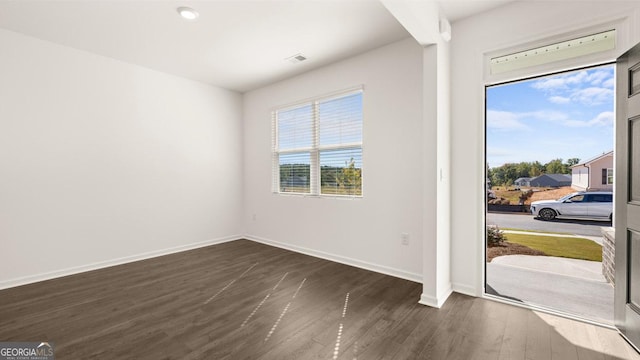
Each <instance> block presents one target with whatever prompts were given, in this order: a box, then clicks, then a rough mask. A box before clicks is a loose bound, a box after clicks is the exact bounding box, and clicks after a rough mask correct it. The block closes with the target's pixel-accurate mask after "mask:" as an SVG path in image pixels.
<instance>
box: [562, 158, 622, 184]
mask: <svg viewBox="0 0 640 360" xmlns="http://www.w3.org/2000/svg"><path fill="white" fill-rule="evenodd" d="M571 187H572V188H574V189H576V190H578V191H592V190H609V191H612V190H613V151H610V152H608V153H605V154H602V155H598V156H596V157H594V158H591V159H589V160H587V161H584V162H581V163H579V164H576V165H573V166H572V167H571Z"/></svg>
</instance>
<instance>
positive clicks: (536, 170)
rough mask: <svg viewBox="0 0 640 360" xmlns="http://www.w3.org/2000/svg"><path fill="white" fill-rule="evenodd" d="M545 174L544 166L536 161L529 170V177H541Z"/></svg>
mask: <svg viewBox="0 0 640 360" xmlns="http://www.w3.org/2000/svg"><path fill="white" fill-rule="evenodd" d="M543 173H544V165H542V164H541V163H540V162H539V161H534V162H532V163H531V168H530V169H529V177H536V176H540V175H542V174H543Z"/></svg>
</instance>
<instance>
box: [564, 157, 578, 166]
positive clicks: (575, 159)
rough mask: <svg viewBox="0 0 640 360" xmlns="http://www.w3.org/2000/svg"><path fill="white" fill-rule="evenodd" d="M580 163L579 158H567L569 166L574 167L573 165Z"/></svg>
mask: <svg viewBox="0 0 640 360" xmlns="http://www.w3.org/2000/svg"><path fill="white" fill-rule="evenodd" d="M579 163H580V159H578V158H571V159H568V160H567V167H572V166H573V165H576V164H579Z"/></svg>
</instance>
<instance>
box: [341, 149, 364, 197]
mask: <svg viewBox="0 0 640 360" xmlns="http://www.w3.org/2000/svg"><path fill="white" fill-rule="evenodd" d="M339 177H340V179H339V181H338V183H339V184H340V185H341V186H342V187H343V188H344V189H345V192H346V193H347V194H349V195H359V194H361V193H362V169H360V168H356V161H355V160H354V159H353V158H351V159H350V160H349V161H346V162H345V167H344V168H342V174H340V175H339Z"/></svg>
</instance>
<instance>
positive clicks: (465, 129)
mask: <svg viewBox="0 0 640 360" xmlns="http://www.w3.org/2000/svg"><path fill="white" fill-rule="evenodd" d="M615 20H621V23H622V27H621V28H620V31H619V32H618V47H619V48H618V51H617V53H618V54H619V53H620V52H621V51H623V50H624V48H628V47H629V46H631V45H632V44H634V43H637V42H639V41H640V3H638V2H625V1H622V2H615V1H599V2H589V1H581V2H573V1H567V2H555V1H554V2H551V1H543V2H514V3H512V4H510V5H506V6H504V7H501V8H497V9H495V10H492V11H488V12H485V13H482V14H480V15H477V16H473V17H471V18H468V19H465V20H461V21H459V22H456V23H454V24H453V31H452V33H453V39H452V43H451V44H452V47H451V59H452V63H451V74H452V78H451V82H452V83H451V85H452V94H453V97H452V107H451V109H452V128H451V130H452V159H451V161H452V173H451V178H452V189H453V190H452V201H451V206H452V209H451V213H452V214H454V215H453V216H452V221H451V231H452V234H451V236H452V244H451V245H452V248H451V253H452V269H451V276H452V282H453V287H454V290H456V291H459V292H463V293H468V294H474V295H481V294H482V291H483V268H484V266H483V259H484V254H483V252H484V248H483V239H484V236H483V233H484V229H483V227H484V222H483V216H484V215H483V208H484V197H485V196H486V195H485V194H484V185H485V184H484V183H485V178H484V120H483V117H484V85H485V78H484V75H483V74H485V67H484V58H485V54H487V53H491V52H495V51H497V50H500V49H508V48H510V47H517V46H519V45H522V44H525V43H530V42H537V41H540V40H541V39H553V37H554V36H559V35H561V34H564V33H568V32H573V31H576V30H579V29H585V28H590V27H593V26H595V25H598V24H601V23H603V22H611V21H615ZM614 57H615V56H612V59H613V58H614ZM573 64H574V65H576V66H578V65H587V64H585V63H581V61H580V60H579V59H578V60H574V61H573ZM565 65H566V64H565ZM556 70H560V69H556ZM529 75H531V74H529Z"/></svg>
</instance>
